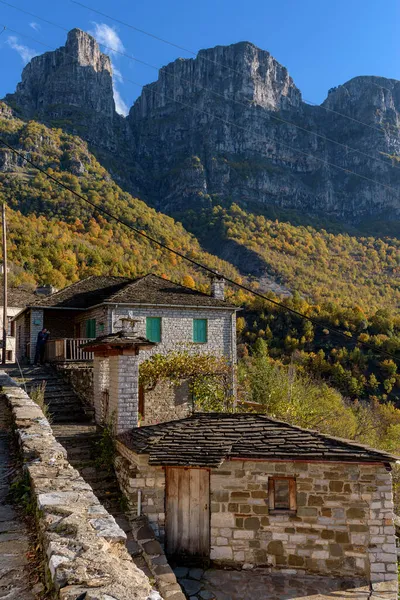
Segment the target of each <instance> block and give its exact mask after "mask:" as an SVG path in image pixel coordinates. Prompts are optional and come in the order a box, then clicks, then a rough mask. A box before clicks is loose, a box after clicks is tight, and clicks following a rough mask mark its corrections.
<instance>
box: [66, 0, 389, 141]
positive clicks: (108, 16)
mask: <svg viewBox="0 0 400 600" xmlns="http://www.w3.org/2000/svg"><path fill="white" fill-rule="evenodd" d="M70 2H72V3H73V4H76V5H78V6H81V7H82V8H85V9H86V10H90V11H92V12H94V13H97V14H98V15H101V16H102V17H106V19H110V21H114V22H115V23H119V24H120V25H124V26H125V27H129V28H130V29H133V30H134V31H137V32H139V33H143V34H144V35H147V36H148V37H151V38H153V39H155V40H157V41H159V42H162V43H163V44H167V45H169V46H172V47H173V48H178V50H183V51H184V52H187V53H188V54H191V55H192V56H198V53H197V52H195V51H194V50H190V49H189V48H185V47H184V46H180V45H179V44H175V43H174V42H171V41H170V40H167V39H165V38H162V37H160V36H158V35H155V34H154V33H151V32H149V31H146V30H145V29H140V28H139V27H135V26H134V25H132V24H131V23H127V22H126V21H122V20H121V19H117V18H115V17H111V16H110V15H108V14H106V13H104V12H102V11H100V10H98V9H96V8H93V7H91V6H87V5H86V4H83V2H79V1H78V0H70ZM198 58H200V59H201V60H204V61H206V62H210V63H212V64H214V65H218V66H222V67H225V69H229V70H230V71H232V72H234V73H237V74H239V75H241V74H242V73H241V72H240V71H238V70H236V69H234V68H233V67H231V66H230V65H226V64H224V63H221V62H219V61H215V60H212V59H211V58H207V57H206V56H198ZM378 87H382V86H378ZM383 89H387V88H383ZM303 100H304V102H306V103H307V104H311V105H312V106H318V107H319V108H321V109H324V110H327V111H329V112H332V113H335V114H337V115H340V116H341V117H343V118H345V119H350V120H351V121H355V122H356V123H360V124H361V125H365V127H369V128H370V129H375V131H378V132H379V133H385V131H384V129H383V128H381V129H380V128H379V127H375V126H374V125H371V124H369V123H365V122H363V121H359V120H358V119H355V118H353V117H350V116H348V115H345V114H343V113H341V112H338V111H336V110H332V109H331V108H327V107H326V106H323V105H322V104H315V103H314V102H311V101H310V100H306V99H303ZM396 129H400V128H398V127H397V128H396Z"/></svg>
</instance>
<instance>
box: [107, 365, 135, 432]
mask: <svg viewBox="0 0 400 600" xmlns="http://www.w3.org/2000/svg"><path fill="white" fill-rule="evenodd" d="M138 358H139V357H138V356H137V355H133V354H127V355H120V356H110V357H109V359H108V364H109V404H108V415H105V417H106V420H108V419H110V418H112V419H113V420H114V428H115V432H116V433H117V434H118V433H122V432H123V431H128V430H129V429H132V427H137V426H138V422H139V360H138Z"/></svg>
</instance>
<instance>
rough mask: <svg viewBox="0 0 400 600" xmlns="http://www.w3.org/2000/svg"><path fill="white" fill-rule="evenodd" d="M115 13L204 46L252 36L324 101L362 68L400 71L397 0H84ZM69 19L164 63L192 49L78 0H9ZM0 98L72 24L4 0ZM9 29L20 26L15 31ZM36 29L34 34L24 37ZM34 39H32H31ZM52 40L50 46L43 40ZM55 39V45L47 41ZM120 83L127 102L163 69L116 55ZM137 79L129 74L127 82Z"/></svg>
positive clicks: (364, 71)
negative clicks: (27, 65)
mask: <svg viewBox="0 0 400 600" xmlns="http://www.w3.org/2000/svg"><path fill="white" fill-rule="evenodd" d="M82 2H83V3H84V4H87V5H88V6H92V7H95V8H96V9H98V10H100V11H102V12H105V13H107V14H109V15H111V16H112V17H114V18H116V19H120V20H122V21H125V22H127V23H131V24H132V25H134V26H136V27H138V28H141V29H144V30H146V31H148V32H151V33H153V34H155V35H156V36H159V37H162V38H165V39H167V40H169V41H171V42H173V43H175V44H178V45H180V46H183V47H185V48H189V49H191V50H193V51H195V52H196V51H198V50H199V49H201V48H207V47H211V46H215V45H217V44H231V43H234V42H238V41H243V40H248V41H251V42H253V43H255V44H256V45H258V46H260V47H261V48H263V49H265V50H268V51H269V52H271V54H272V55H273V56H275V58H276V59H277V60H278V61H279V62H280V63H282V64H283V65H285V66H286V67H287V68H288V70H289V73H290V74H291V75H292V77H293V79H294V81H295V83H296V85H297V86H298V87H299V88H300V90H301V91H302V94H303V97H304V99H306V100H307V101H311V102H315V103H319V102H322V100H323V99H324V98H325V97H326V94H327V91H328V89H329V88H331V87H333V86H336V85H339V84H340V83H344V82H345V81H347V80H348V79H351V78H352V77H355V76H356V75H381V76H384V77H391V78H395V79H400V60H399V59H400V49H399V48H400V46H399V44H398V36H399V31H400V2H399V0H385V2H380V1H379V0H334V2H328V1H327V0H253V1H252V2H249V1H247V2H244V1H243V0H201V1H200V2H191V1H190V0H152V1H151V2H150V1H149V0H148V1H143V0H139V1H138V2H132V1H129V0H114V2H108V1H106V0H96V1H95V0H82ZM9 3H10V4H13V5H14V6H18V7H20V8H22V9H24V10H27V11H30V12H33V13H36V14H37V15H38V16H40V17H43V18H45V19H47V20H50V21H53V22H54V23H57V24H59V25H61V26H62V27H64V28H67V29H72V28H73V27H80V28H81V29H84V30H86V31H91V32H94V33H96V35H97V36H98V38H99V40H100V41H103V42H104V43H105V44H106V45H108V46H110V47H113V48H116V49H117V50H118V49H119V50H121V51H123V52H125V53H127V54H129V55H132V56H134V57H136V58H137V59H139V60H143V61H146V62H148V63H151V64H153V65H155V66H157V67H161V66H162V65H164V64H166V63H167V62H170V61H172V60H175V59H176V58H178V57H179V56H181V57H188V58H190V57H191V54H189V53H187V52H185V51H183V50H179V49H177V48H174V47H172V46H170V45H167V44H164V43H162V42H160V41H157V40H155V39H152V38H151V37H149V36H146V35H144V34H142V33H138V32H136V31H133V30H132V29H129V28H128V27H126V26H124V25H122V24H117V23H115V22H113V21H112V20H110V19H107V18H106V17H103V16H100V15H98V14H95V13H93V12H91V11H89V10H87V9H85V8H83V7H80V6H77V5H76V4H73V3H72V2H71V0H52V2H50V1H49V0H36V2H35V3H33V2H31V0H9ZM0 24H1V29H2V28H3V26H4V25H5V26H6V27H7V29H6V30H5V31H3V33H1V35H0V65H1V78H0V97H3V96H4V95H5V94H6V93H8V92H12V91H13V90H14V89H15V86H16V84H17V82H18V81H19V79H20V73H21V70H22V68H23V66H24V64H25V63H26V61H27V60H29V57H31V56H32V55H33V54H35V53H37V54H41V53H42V52H44V51H46V50H48V49H54V48H57V47H59V46H61V45H63V44H64V42H65V37H66V32H65V31H63V29H60V28H57V27H54V26H51V25H49V24H47V23H44V22H43V21H41V20H40V19H39V18H36V17H32V16H29V15H27V14H23V13H21V12H18V11H17V10H15V9H14V8H12V7H10V6H7V5H5V4H4V3H2V1H0ZM10 29H13V30H16V31H17V32H18V33H15V32H14V31H10ZM23 36H29V37H23ZM29 38H31V39H29ZM42 44H44V45H42ZM49 47H50V48H49ZM113 62H114V65H115V68H116V70H117V74H116V81H115V86H116V90H117V94H118V97H117V101H118V103H119V106H120V110H121V111H125V110H126V109H127V107H130V106H131V105H132V103H133V101H134V99H135V98H136V97H137V96H138V94H139V93H140V86H139V85H135V84H134V83H132V81H135V82H137V83H139V84H141V85H143V84H145V83H149V82H151V81H154V79H156V77H157V71H156V70H154V69H151V68H148V67H144V66H143V65H140V64H138V63H137V62H135V61H133V60H129V59H128V58H126V57H123V56H121V55H118V54H114V56H113ZM127 80H130V81H127Z"/></svg>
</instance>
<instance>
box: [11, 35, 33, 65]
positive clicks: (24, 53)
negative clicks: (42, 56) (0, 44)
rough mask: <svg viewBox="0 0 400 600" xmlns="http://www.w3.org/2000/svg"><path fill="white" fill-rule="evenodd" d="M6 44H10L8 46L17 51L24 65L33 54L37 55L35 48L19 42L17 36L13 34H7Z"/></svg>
mask: <svg viewBox="0 0 400 600" xmlns="http://www.w3.org/2000/svg"><path fill="white" fill-rule="evenodd" d="M7 44H8V45H9V46H10V48H12V49H13V50H15V51H16V52H18V54H19V55H20V57H21V58H22V62H23V63H24V65H26V63H28V62H29V61H30V60H31V59H32V58H33V57H34V56H37V54H38V53H37V52H36V50H32V48H28V46H24V45H23V44H19V43H18V38H17V37H16V36H15V35H10V36H8V39H7Z"/></svg>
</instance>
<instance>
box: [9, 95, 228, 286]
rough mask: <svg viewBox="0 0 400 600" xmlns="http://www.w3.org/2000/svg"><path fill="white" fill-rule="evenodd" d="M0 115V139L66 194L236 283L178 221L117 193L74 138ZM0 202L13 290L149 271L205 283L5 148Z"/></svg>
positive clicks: (223, 264)
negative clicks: (99, 208) (5, 220)
mask: <svg viewBox="0 0 400 600" xmlns="http://www.w3.org/2000/svg"><path fill="white" fill-rule="evenodd" d="M0 117H1V118H0V134H1V136H4V137H5V139H6V140H7V141H8V142H9V143H11V144H12V145H13V146H15V147H17V148H18V149H20V150H22V151H24V152H26V153H27V154H28V155H29V157H30V158H31V159H32V160H33V161H34V162H35V163H36V164H38V165H40V166H41V167H42V168H44V169H46V170H47V172H48V173H51V174H52V175H55V176H56V177H57V178H59V179H60V180H61V181H63V182H64V183H65V184H66V185H68V186H69V187H70V188H71V189H73V190H74V191H77V192H79V193H81V194H83V195H86V196H87V197H88V198H89V199H90V200H91V201H92V202H95V203H96V204H98V205H99V206H102V207H104V208H106V209H108V210H109V211H111V212H113V213H114V214H115V215H117V216H118V217H121V218H123V219H124V220H126V221H128V222H129V223H131V224H132V225H134V226H135V227H137V228H139V229H142V230H143V231H146V232H147V233H149V234H150V235H152V236H153V237H155V238H157V239H158V240H160V241H161V242H163V243H165V244H168V245H169V246H170V247H172V248H174V249H177V250H179V251H180V252H183V253H185V254H188V255H189V256H191V257H192V258H196V259H197V260H200V261H202V262H204V263H206V264H207V265H208V266H210V267H212V268H215V269H218V270H219V271H221V272H224V273H229V274H230V276H232V277H233V278H237V277H238V273H237V272H236V270H235V269H234V268H232V267H231V266H230V265H229V264H228V263H226V262H224V261H221V260H219V259H218V258H216V257H214V256H212V255H210V254H207V253H206V252H204V251H203V250H202V249H201V247H200V245H199V243H198V242H197V240H196V239H195V238H194V237H193V236H192V235H190V234H189V233H188V232H187V231H185V229H184V228H183V227H182V225H181V224H180V223H177V222H175V221H174V220H173V219H172V218H171V217H168V216H166V215H163V214H161V213H157V212H156V211H155V210H153V209H152V208H149V207H148V206H147V205H146V204H145V203H144V202H141V201H140V200H138V199H137V198H133V197H132V196H131V195H130V194H128V193H126V192H124V191H123V190H121V188H120V187H118V186H117V185H116V184H115V183H114V181H113V180H112V178H111V176H110V174H109V173H107V171H106V170H105V169H104V168H103V167H101V166H100V164H99V163H98V162H97V161H96V159H95V158H94V156H93V155H92V154H91V153H90V152H89V151H88V149H87V144H86V143H85V142H83V141H82V140H81V139H80V138H78V137H75V136H71V135H68V134H65V133H63V132H62V130H60V129H49V128H47V127H46V126H44V125H41V124H39V123H36V122H34V121H30V122H28V123H25V122H23V121H21V120H19V119H16V118H14V117H13V116H12V113H11V111H10V109H9V108H8V107H7V106H6V105H4V104H0ZM0 200H1V201H6V203H7V207H8V227H9V238H10V254H9V260H10V262H11V282H12V283H13V284H15V285H18V284H22V283H26V284H35V283H50V284H53V285H54V286H56V287H58V288H60V287H64V286H65V285H67V284H69V283H71V282H73V281H76V280H78V279H79V278H82V277H85V276H88V275H95V274H100V273H109V274H112V275H126V276H131V277H134V276H136V275H139V274H142V273H146V272H149V271H153V272H155V273H158V274H160V275H162V274H167V275H168V277H169V278H172V279H175V280H177V281H181V282H184V283H186V284H188V285H194V279H195V280H196V282H197V284H198V285H199V286H200V287H201V286H205V285H206V284H207V278H206V276H204V274H203V273H200V272H197V271H196V272H195V271H194V270H193V269H191V268H190V266H188V264H187V263H186V262H185V263H183V262H182V260H181V259H179V258H177V257H176V256H174V255H173V254H171V253H168V252H165V251H164V250H161V249H160V248H158V247H156V246H155V245H154V244H152V243H151V242H148V241H147V240H146V239H144V238H142V237H140V236H138V235H135V234H134V233H132V232H130V231H129V230H128V229H127V228H125V227H124V226H122V225H118V224H116V223H115V222H112V221H107V220H106V219H105V218H103V217H102V216H101V215H100V214H99V213H98V212H96V211H95V210H94V209H93V208H91V207H90V206H88V205H85V204H84V203H83V202H81V201H79V200H78V199H77V198H76V197H75V196H74V195H73V194H71V193H70V192H68V191H66V190H62V189H61V188H60V187H59V186H57V184H55V183H53V182H52V181H50V180H49V179H48V178H46V176H45V175H43V174H42V173H40V172H38V171H37V170H35V169H34V168H32V167H30V166H28V165H27V163H25V162H24V161H22V160H21V159H20V158H19V157H16V156H15V155H14V154H13V153H12V152H11V151H9V150H7V149H2V151H1V152H0Z"/></svg>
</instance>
